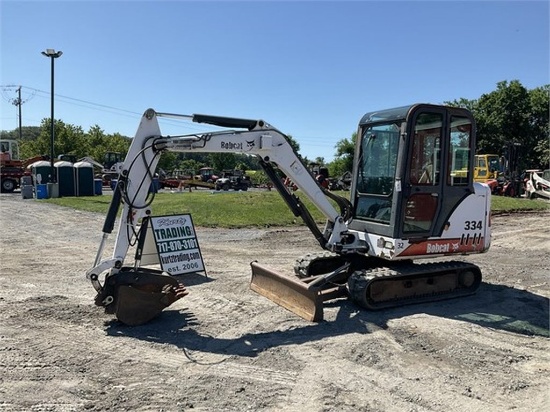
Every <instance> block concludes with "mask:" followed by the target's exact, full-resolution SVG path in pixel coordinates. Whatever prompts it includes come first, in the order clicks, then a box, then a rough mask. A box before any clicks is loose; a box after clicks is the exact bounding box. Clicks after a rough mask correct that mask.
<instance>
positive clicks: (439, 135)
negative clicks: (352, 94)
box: [87, 104, 491, 325]
mask: <svg viewBox="0 0 550 412" xmlns="http://www.w3.org/2000/svg"><path fill="white" fill-rule="evenodd" d="M159 117H171V118H184V119H187V120H189V119H191V120H192V121H193V122H196V123H204V124H211V125H215V126H218V127H220V128H221V130H220V131H215V132H205V133H198V134H197V133H194V134H189V135H180V136H164V135H162V133H161V130H160V127H159V124H158V118H159ZM475 131H476V130H475V122H474V119H473V117H472V115H471V113H470V112H469V111H467V110H465V109H462V108H456V107H447V106H436V105H430V104H414V105H411V106H404V107H398V108H394V109H390V110H382V111H376V112H371V113H367V114H365V115H364V116H363V117H362V118H361V120H360V122H359V127H358V132H357V143H356V147H355V155H354V166H353V178H352V183H351V189H350V194H351V196H350V199H349V200H348V199H345V198H342V197H340V196H337V195H336V194H334V193H332V192H329V191H327V190H325V189H323V188H322V187H321V186H320V185H319V184H318V183H317V182H316V180H315V179H314V178H313V176H312V175H311V174H310V172H309V171H308V168H307V167H306V166H305V165H304V164H303V163H302V161H301V160H300V158H299V157H298V156H297V154H296V153H295V152H294V150H293V148H292V146H291V145H290V144H289V142H288V139H287V137H286V136H285V135H284V134H283V133H281V132H280V131H279V130H277V129H276V128H274V127H272V126H271V125H269V124H268V123H266V122H264V121H263V120H248V119H239V118H230V117H219V116H211V115H201V114H195V115H174V114H170V113H159V112H156V111H155V110H153V109H148V110H147V111H146V112H145V113H144V115H143V117H142V119H141V123H140V125H139V128H138V130H137V132H136V135H135V137H134V138H133V141H132V144H131V146H130V148H129V151H128V154H127V156H126V159H125V160H124V165H123V167H122V171H121V172H120V175H119V179H118V183H117V186H116V188H115V190H114V194H113V198H112V201H111V204H110V207H109V210H108V212H107V216H106V219H105V223H104V227H103V238H102V241H101V244H100V246H99V250H98V252H97V256H96V260H95V263H94V266H93V267H92V268H91V269H90V270H89V271H88V272H87V278H88V279H90V280H91V282H92V284H93V286H94V288H95V289H96V291H97V296H96V298H95V302H96V304H97V305H99V306H103V307H105V311H106V312H107V313H110V314H115V315H116V317H117V318H118V319H119V320H120V321H121V322H123V323H125V324H128V325H139V324H142V323H145V322H147V321H149V320H150V319H152V318H154V317H155V316H157V315H158V314H160V312H161V311H162V310H163V309H164V308H165V307H167V306H169V305H170V304H172V303H173V302H174V301H176V300H177V299H179V298H181V297H183V296H185V295H186V294H187V293H188V292H187V290H186V288H185V287H184V286H183V285H182V284H181V283H179V282H178V281H177V280H176V278H174V277H173V276H171V275H169V274H168V273H166V272H164V271H162V270H158V269H152V268H147V267H143V266H140V265H139V262H140V259H139V254H138V253H136V259H135V262H134V263H133V265H128V264H127V265H125V260H126V255H127V253H128V250H129V247H130V246H133V245H135V244H137V247H136V249H137V250H139V249H140V245H139V243H140V239H142V238H143V236H140V229H141V225H142V222H143V220H144V219H145V218H147V217H148V216H150V215H151V207H150V205H151V203H152V198H151V196H153V197H154V194H153V195H151V193H150V192H149V187H150V184H151V182H152V179H153V173H154V171H155V169H156V166H157V163H158V160H159V156H160V155H161V154H162V153H163V152H164V151H171V152H217V153H227V152H234V153H244V154H249V155H255V156H256V157H257V158H258V160H259V162H260V164H261V166H262V167H263V169H264V170H265V172H266V173H267V175H268V176H269V177H270V178H271V180H272V181H273V185H274V186H275V188H276V189H277V190H278V191H279V192H280V194H281V196H282V197H283V199H284V200H285V202H286V203H287V205H288V206H289V207H290V209H291V210H292V212H293V213H294V214H295V215H296V216H300V217H301V218H302V219H303V220H304V222H305V224H306V225H307V226H308V228H309V229H310V230H311V232H312V233H313V235H314V236H315V238H316V240H317V241H318V243H319V245H320V248H321V250H320V251H319V252H317V253H312V254H308V255H306V256H304V257H302V258H299V259H298V260H297V262H296V265H295V267H294V271H295V275H293V276H290V275H285V274H279V273H276V272H274V271H273V270H271V269H269V268H267V267H264V266H262V265H261V264H259V263H257V262H252V263H251V266H252V280H251V285H250V287H251V289H252V290H254V291H256V292H258V293H260V294H261V295H263V296H265V297H267V298H269V299H271V300H272V301H274V302H276V303H277V304H279V305H281V306H283V307H285V308H287V309H289V310H291V311H293V312H294V313H296V314H297V315H299V316H301V317H303V318H304V319H307V320H310V321H320V320H322V318H323V302H324V301H326V300H328V299H334V298H336V297H340V296H345V295H348V296H349V298H350V299H352V300H353V301H354V302H356V303H357V304H358V305H360V306H361V307H364V308H367V309H384V308H388V307H393V306H400V305H403V304H410V303H420V302H430V301H434V300H439V299H446V298H452V297H458V296H465V295H470V294H472V293H474V292H475V291H476V289H477V288H478V286H479V285H480V282H481V271H480V269H479V268H478V267H477V266H475V265H473V264H470V263H467V262H463V261H462V260H450V261H449V260H445V261H441V260H440V259H433V258H436V257H442V256H454V255H457V256H460V255H466V254H471V253H482V252H485V251H486V250H487V249H488V248H489V245H490V239H491V235H490V199H491V193H490V191H489V188H488V187H487V186H486V185H484V184H481V183H474V182H473V167H474V149H475V145H476V139H475ZM277 169H279V170H280V171H282V172H283V173H284V174H285V175H286V176H288V177H289V178H290V179H291V180H292V182H293V183H295V184H296V186H297V187H298V188H299V189H300V190H299V191H297V192H291V191H289V190H288V189H287V188H286V187H285V186H284V184H283V183H282V181H281V178H280V176H279V175H278V173H277ZM297 193H303V195H304V196H307V197H308V198H309V200H311V202H313V204H314V205H315V206H316V207H317V208H318V209H319V210H320V211H321V212H322V213H323V214H324V215H325V216H326V224H325V225H324V228H323V229H321V228H319V227H318V226H317V224H316V223H315V221H314V219H313V218H312V217H311V215H310V213H309V211H308V210H307V209H306V208H305V206H304V204H303V203H302V201H301V200H300V199H299V197H298V196H297V195H296V194H297ZM121 205H122V207H123V210H122V213H121V215H120V218H119V226H118V231H117V232H116V242H115V245H114V251H113V254H112V257H110V258H108V259H105V260H102V254H103V250H104V247H105V245H106V241H107V238H108V234H109V233H112V231H113V229H114V226H115V219H116V217H117V214H118V211H119V208H120V206H121ZM334 205H336V207H335V206H334ZM337 209H339V210H337ZM421 258H430V259H432V260H431V261H430V262H429V263H422V264H419V263H416V262H414V260H416V259H421ZM103 275H104V278H103V279H102V276H103Z"/></svg>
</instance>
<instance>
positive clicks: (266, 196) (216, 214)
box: [44, 190, 325, 228]
mask: <svg viewBox="0 0 550 412" xmlns="http://www.w3.org/2000/svg"><path fill="white" fill-rule="evenodd" d="M300 199H301V200H302V201H303V202H304V204H305V205H306V207H307V208H308V209H309V211H310V212H311V214H312V215H313V217H314V218H315V220H316V221H317V222H318V223H320V224H322V223H324V222H325V218H324V216H323V214H322V213H321V212H319V211H318V210H317V208H316V207H315V206H313V204H312V203H311V202H310V201H309V200H308V199H307V198H306V197H305V196H300ZM44 201H45V202H48V203H53V204H56V205H59V206H64V207H69V208H72V209H78V210H86V211H89V212H97V213H102V214H106V213H107V209H108V207H109V203H110V201H111V196H84V197H62V198H58V199H47V200H44ZM151 208H152V210H153V214H154V215H155V216H162V215H174V214H181V213H190V214H191V215H192V216H193V223H194V224H195V225H196V226H202V227H223V228H244V227H268V226H296V225H298V226H300V225H303V222H302V220H301V219H300V218H296V217H295V216H294V214H293V213H292V212H291V211H290V209H289V208H288V206H287V205H286V203H285V202H284V200H283V199H282V198H281V196H280V195H279V193H277V192H276V191H265V192H255V191H250V192H234V191H229V192H214V193H212V192H211V191H209V190H208V191H206V190H204V191H203V190H195V191H194V192H191V193H189V192H177V193H157V194H156V195H155V199H154V201H153V203H152V205H151Z"/></svg>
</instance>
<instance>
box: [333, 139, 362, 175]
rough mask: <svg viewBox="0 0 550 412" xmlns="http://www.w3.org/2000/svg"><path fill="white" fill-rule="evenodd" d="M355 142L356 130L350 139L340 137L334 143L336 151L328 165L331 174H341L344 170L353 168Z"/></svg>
mask: <svg viewBox="0 0 550 412" xmlns="http://www.w3.org/2000/svg"><path fill="white" fill-rule="evenodd" d="M356 142H357V132H354V133H353V134H352V135H351V139H347V138H344V139H341V140H339V141H338V143H336V146H335V149H336V153H335V155H334V160H333V161H332V162H331V163H330V164H329V165H328V168H329V173H330V175H331V176H334V177H336V176H341V175H343V174H344V173H345V172H351V171H352V170H353V156H354V154H355V144H356Z"/></svg>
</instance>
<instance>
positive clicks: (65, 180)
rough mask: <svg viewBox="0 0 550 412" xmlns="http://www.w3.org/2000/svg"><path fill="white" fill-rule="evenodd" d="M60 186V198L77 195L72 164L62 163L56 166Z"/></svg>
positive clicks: (57, 163)
mask: <svg viewBox="0 0 550 412" xmlns="http://www.w3.org/2000/svg"><path fill="white" fill-rule="evenodd" d="M54 167H55V170H56V176H57V183H58V184H59V196H61V197H63V196H74V195H75V192H76V190H75V172H74V166H73V164H72V163H71V162H66V161H61V162H56V163H55V164H54Z"/></svg>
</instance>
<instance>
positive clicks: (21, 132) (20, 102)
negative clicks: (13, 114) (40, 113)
mask: <svg viewBox="0 0 550 412" xmlns="http://www.w3.org/2000/svg"><path fill="white" fill-rule="evenodd" d="M13 104H14V106H18V107H19V141H21V139H23V129H22V126H21V125H22V120H21V106H22V104H23V102H22V101H21V86H19V87H18V88H17V99H13Z"/></svg>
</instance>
